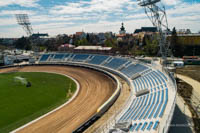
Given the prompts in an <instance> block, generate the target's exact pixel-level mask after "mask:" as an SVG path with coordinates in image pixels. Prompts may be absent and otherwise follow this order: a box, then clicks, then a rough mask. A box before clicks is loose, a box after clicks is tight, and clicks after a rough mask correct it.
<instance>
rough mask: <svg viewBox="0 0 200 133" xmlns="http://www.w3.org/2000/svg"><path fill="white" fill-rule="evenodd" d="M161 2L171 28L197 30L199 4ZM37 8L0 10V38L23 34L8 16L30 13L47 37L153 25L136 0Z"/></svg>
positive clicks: (20, 0)
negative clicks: (122, 26) (123, 25)
mask: <svg viewBox="0 0 200 133" xmlns="http://www.w3.org/2000/svg"><path fill="white" fill-rule="evenodd" d="M38 1H39V0H0V7H1V6H2V5H5V7H6V6H7V5H11V4H15V5H16V4H17V5H20V6H25V4H27V5H26V7H36V6H38ZM74 1H75V0H74ZM2 3H3V4H2ZM49 3H50V2H49ZM162 3H164V5H165V6H166V7H167V8H166V12H167V16H168V21H169V27H170V28H173V27H176V28H177V29H182V28H185V29H187V28H190V29H191V30H192V31H194V32H196V31H198V30H200V28H199V27H200V23H199V21H200V15H199V13H200V8H199V7H200V3H194V4H191V3H190V2H184V0H162ZM45 7H48V8H45ZM36 9H37V10H35V8H34V9H33V8H30V9H27V8H24V7H22V10H11V9H10V8H8V9H7V10H6V8H4V10H0V22H1V23H0V29H1V31H0V37H3V36H5V35H6V36H7V35H8V36H13V37H15V36H17V37H20V36H22V35H26V34H25V32H24V31H23V29H22V28H21V26H19V25H17V22H16V20H15V17H14V16H11V15H12V14H17V13H27V14H29V18H30V22H31V23H32V25H33V30H34V31H35V32H41V33H43V32H44V33H49V34H50V35H56V34H62V33H65V34H72V33H75V32H76V31H82V29H84V31H85V32H106V31H112V32H115V33H118V32H119V28H120V27H121V22H122V21H123V22H124V24H125V28H126V30H127V32H129V33H133V32H134V30H135V29H137V28H140V27H144V26H152V24H151V22H150V20H149V19H148V18H147V16H146V14H145V13H144V10H143V8H142V7H140V6H138V5H137V1H136V0H89V1H88V0H87V1H83V0H76V2H73V1H71V0H70V1H67V0H66V2H65V3H63V4H62V5H61V4H60V3H59V2H57V1H54V3H53V6H52V5H51V6H49V5H48V4H45V5H39V7H36ZM11 31H12V32H11ZM19 31H20V32H19ZM4 33H5V34H4Z"/></svg>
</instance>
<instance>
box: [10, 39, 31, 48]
mask: <svg viewBox="0 0 200 133" xmlns="http://www.w3.org/2000/svg"><path fill="white" fill-rule="evenodd" d="M14 45H15V48H17V49H25V50H31V42H30V39H29V38H25V37H21V38H19V39H18V40H17V41H16V42H15V43H14Z"/></svg>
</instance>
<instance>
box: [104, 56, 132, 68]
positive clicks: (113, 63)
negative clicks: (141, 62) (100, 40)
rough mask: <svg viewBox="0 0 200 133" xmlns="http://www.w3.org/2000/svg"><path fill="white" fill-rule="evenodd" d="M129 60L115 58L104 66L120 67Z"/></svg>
mask: <svg viewBox="0 0 200 133" xmlns="http://www.w3.org/2000/svg"><path fill="white" fill-rule="evenodd" d="M127 62H128V60H125V59H121V58H113V59H112V60H111V61H110V62H108V63H106V64H104V66H106V67H109V68H112V69H118V68H119V67H120V66H121V65H123V64H125V63H127Z"/></svg>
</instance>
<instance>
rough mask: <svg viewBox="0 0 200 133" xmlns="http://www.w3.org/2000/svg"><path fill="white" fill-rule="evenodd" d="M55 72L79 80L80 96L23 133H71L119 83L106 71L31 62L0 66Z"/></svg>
mask: <svg viewBox="0 0 200 133" xmlns="http://www.w3.org/2000/svg"><path fill="white" fill-rule="evenodd" d="M12 71H21V72H30V71H31V72H56V73H60V74H66V75H69V76H71V77H73V78H74V79H76V80H77V81H78V82H79V84H80V91H79V94H78V95H77V97H76V98H75V99H74V100H73V101H72V102H70V103H69V104H68V105H66V106H64V107H63V108H61V109H60V110H57V111H56V112H54V113H52V114H50V115H48V116H46V117H44V118H42V119H40V120H39V121H37V122H35V123H33V124H31V125H29V126H27V127H25V128H23V129H22V130H20V131H19V132H20V133H45V132H46V133H55V132H59V133H70V132H72V131H73V130H75V129H76V128H77V127H79V126H80V125H81V124H83V123H84V122H85V121H86V120H87V119H88V118H89V117H91V116H92V115H94V114H95V113H96V110H97V108H98V107H100V106H101V105H102V104H103V103H104V102H105V101H106V100H107V99H108V98H109V97H110V96H111V95H112V93H113V92H114V90H115V88H116V83H115V82H114V81H113V80H112V79H111V78H109V77H108V76H106V75H105V74H103V73H100V72H97V71H93V70H89V69H85V68H77V67H66V66H30V67H21V68H7V69H0V72H12Z"/></svg>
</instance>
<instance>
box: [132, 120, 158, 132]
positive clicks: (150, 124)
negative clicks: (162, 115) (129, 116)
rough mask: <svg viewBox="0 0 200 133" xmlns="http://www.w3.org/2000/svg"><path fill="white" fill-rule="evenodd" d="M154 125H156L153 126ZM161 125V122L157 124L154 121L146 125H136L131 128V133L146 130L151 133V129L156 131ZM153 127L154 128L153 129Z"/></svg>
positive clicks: (145, 123)
mask: <svg viewBox="0 0 200 133" xmlns="http://www.w3.org/2000/svg"><path fill="white" fill-rule="evenodd" d="M153 124H154V125H153ZM158 125H159V121H156V122H155V123H154V122H153V121H151V122H149V124H148V122H144V123H141V122H140V123H139V124H137V123H134V124H133V125H132V126H131V127H130V129H129V130H130V131H131V132H134V131H136V132H139V131H144V130H145V129H146V130H148V131H150V130H151V129H153V130H156V129H157V128H158ZM152 127H153V128H152Z"/></svg>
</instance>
